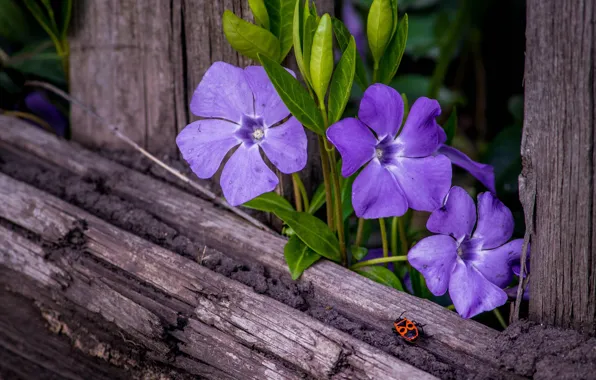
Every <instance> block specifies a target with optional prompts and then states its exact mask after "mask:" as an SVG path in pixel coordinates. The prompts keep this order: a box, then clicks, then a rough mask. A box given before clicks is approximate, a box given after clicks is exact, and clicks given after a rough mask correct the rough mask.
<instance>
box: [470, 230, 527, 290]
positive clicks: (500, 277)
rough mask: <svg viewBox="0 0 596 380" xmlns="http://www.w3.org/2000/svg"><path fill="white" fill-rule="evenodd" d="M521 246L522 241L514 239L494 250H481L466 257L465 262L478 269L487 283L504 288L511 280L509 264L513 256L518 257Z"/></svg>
mask: <svg viewBox="0 0 596 380" xmlns="http://www.w3.org/2000/svg"><path fill="white" fill-rule="evenodd" d="M522 244H523V239H516V240H512V241H510V242H509V243H507V244H504V245H502V246H500V247H498V248H495V249H486V250H483V249H481V250H478V251H476V252H474V253H473V254H471V255H469V256H466V261H467V262H468V263H470V264H472V265H473V266H474V267H475V268H476V269H478V270H479V271H480V273H482V275H483V276H484V278H486V279H487V280H488V281H490V282H492V283H493V284H495V285H497V286H498V287H500V288H504V287H505V286H507V285H509V283H510V282H511V279H512V278H513V274H512V272H511V269H510V265H509V262H510V260H511V258H512V257H513V256H515V255H516V254H518V255H519V252H520V251H521V248H522Z"/></svg>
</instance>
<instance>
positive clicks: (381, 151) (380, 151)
mask: <svg viewBox="0 0 596 380" xmlns="http://www.w3.org/2000/svg"><path fill="white" fill-rule="evenodd" d="M375 152H376V154H377V158H378V159H379V160H380V159H381V158H383V149H381V148H377V149H376V150H375Z"/></svg>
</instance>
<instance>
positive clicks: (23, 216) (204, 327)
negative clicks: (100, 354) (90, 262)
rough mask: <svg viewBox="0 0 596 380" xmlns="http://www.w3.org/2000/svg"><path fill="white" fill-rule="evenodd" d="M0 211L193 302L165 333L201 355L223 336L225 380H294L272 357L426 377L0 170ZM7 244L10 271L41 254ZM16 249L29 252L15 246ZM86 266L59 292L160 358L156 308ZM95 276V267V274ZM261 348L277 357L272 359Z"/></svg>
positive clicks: (323, 372) (311, 367)
mask: <svg viewBox="0 0 596 380" xmlns="http://www.w3.org/2000/svg"><path fill="white" fill-rule="evenodd" d="M0 217H1V218H3V219H7V220H9V221H11V222H12V223H15V224H18V225H19V226H22V227H25V228H27V229H28V230H30V231H32V232H34V233H36V234H38V235H40V236H41V237H42V238H44V239H48V240H51V241H59V240H60V238H61V237H58V236H56V235H57V233H56V232H57V231H67V233H64V234H63V235H62V238H63V237H64V236H66V235H68V233H71V234H72V232H73V231H77V232H78V233H82V234H83V236H84V238H85V242H84V244H83V246H82V247H81V251H82V252H84V253H86V254H90V255H92V256H93V257H94V258H95V259H96V260H99V261H100V262H104V263H106V264H108V265H110V266H111V267H113V268H114V269H115V270H118V271H119V276H121V277H126V276H128V277H133V278H134V279H136V280H138V281H140V282H142V283H144V284H148V285H150V286H151V287H153V288H154V289H156V290H158V291H159V292H162V293H164V294H165V295H167V296H168V297H170V298H172V299H174V300H177V301H179V302H182V303H183V304H187V305H191V307H192V313H191V315H189V317H188V322H189V323H187V324H185V326H182V327H179V328H178V329H175V330H174V331H172V332H169V334H170V335H172V336H174V337H175V338H177V339H179V340H181V341H182V342H184V343H185V346H184V347H183V348H182V349H183V351H184V352H186V353H191V354H192V353H193V352H196V353H201V352H202V353H205V352H207V351H205V350H206V347H213V346H217V345H218V344H219V345H221V343H222V342H224V343H225V347H226V351H225V352H226V355H228V356H229V360H227V361H226V360H222V357H221V355H212V356H211V360H212V361H209V362H208V364H210V365H212V366H213V367H215V368H218V369H220V370H222V371H224V372H226V373H228V374H230V375H231V376H232V377H236V378H238V377H237V375H238V374H239V373H240V374H242V378H247V379H248V378H254V379H264V378H268V379H292V378H301V376H302V375H301V374H300V373H299V372H297V371H295V370H291V369H288V368H286V367H285V366H283V365H282V362H280V361H279V359H282V360H283V361H286V362H288V363H292V364H293V365H295V366H296V367H297V368H298V369H300V370H302V371H304V372H306V373H308V374H310V375H312V376H315V377H317V378H324V377H327V376H329V375H331V374H334V375H335V376H338V377H339V378H342V372H343V371H347V372H349V377H351V378H356V379H366V378H370V379H390V378H392V379H400V378H403V379H406V378H412V377H415V378H420V379H426V378H428V379H431V378H434V377H433V376H431V375H428V374H426V373H424V372H422V371H420V370H418V369H416V368H414V367H412V366H410V365H408V364H405V363H403V362H401V361H400V360H398V359H396V358H395V357H392V356H390V355H388V354H386V353H384V352H383V351H380V350H378V349H376V348H373V347H371V346H368V345H367V344H365V343H363V342H361V341H358V340H356V339H355V338H353V337H351V336H350V335H347V334H345V333H342V332H339V331H337V330H335V329H333V328H331V327H329V326H326V325H324V324H322V323H321V322H319V321H317V320H315V319H313V318H311V317H309V316H307V315H306V314H304V313H301V312H300V311H298V310H295V309H292V308H290V307H288V306H286V305H283V304H281V303H279V302H277V301H274V300H271V299H269V298H267V297H265V296H262V295H259V294H255V293H254V292H253V291H252V289H250V288H248V287H246V286H244V285H241V284H239V283H237V282H236V281H233V280H231V279H228V278H226V277H223V276H222V275H219V274H216V273H214V272H211V271H209V270H208V269H206V268H205V267H202V266H201V265H199V264H198V263H196V262H194V261H191V260H188V259H186V258H184V257H182V256H180V255H177V254H175V253H173V252H170V251H168V250H165V249H163V248H161V247H158V246H155V245H153V244H151V243H149V242H147V241H145V240H143V239H141V238H139V237H137V236H135V235H131V234H129V233H127V232H124V231H122V230H119V229H117V228H116V227H114V226H112V225H110V224H108V223H106V222H104V221H102V220H99V219H97V218H95V217H93V216H91V215H89V214H87V213H86V212H84V211H82V210H79V209H77V208H76V207H74V206H72V205H69V204H67V203H65V202H63V201H61V200H59V199H56V198H54V197H52V196H50V195H48V194H46V193H43V192H41V191H39V190H37V189H35V188H32V187H31V186H28V185H25V184H23V183H20V182H18V181H16V180H14V179H11V178H10V177H7V176H5V175H0ZM81 221H84V223H83V224H82V222H81ZM13 235H14V233H13V234H10V231H7V230H5V229H3V228H0V243H1V242H2V241H3V240H6V241H9V240H13V239H14V236H13ZM29 245H30V244H29ZM0 246H4V244H0ZM6 247H8V248H0V252H4V254H3V255H2V256H0V257H1V258H2V260H3V261H2V262H1V263H2V265H5V266H9V267H10V268H11V269H13V270H19V268H22V265H13V262H14V261H15V260H14V259H4V258H6V257H12V256H15V255H19V256H23V257H27V256H26V255H27V254H28V255H29V256H33V258H32V259H31V260H32V261H34V262H35V261H36V260H35V256H38V255H37V254H38V253H39V250H38V249H30V248H29V247H26V244H23V243H22V241H20V240H17V243H14V244H11V245H10V246H8V244H7V245H6ZM19 247H26V248H27V249H22V250H19ZM77 254H79V255H80V254H81V253H80V252H78V253H77ZM37 261H38V260H37ZM72 261H73V260H72V258H68V257H64V258H59V259H57V262H55V263H51V262H50V263H48V265H50V266H52V268H51V270H54V271H56V270H57V269H56V268H54V267H59V268H61V269H63V270H64V271H66V272H68V273H70V272H71V271H74V270H75V269H78V268H79V267H80V266H83V267H85V265H82V264H79V265H78V266H75V265H73V264H72ZM74 261H76V260H74ZM92 268H93V267H91V268H88V269H91V273H86V274H85V277H87V278H89V279H90V281H89V284H88V285H87V284H85V283H84V282H82V281H81V282H80V283H79V282H77V281H72V282H70V283H69V286H68V287H67V288H66V289H65V290H64V294H65V296H66V297H68V299H69V300H70V301H72V302H75V303H76V304H78V305H81V306H83V307H85V308H86V309H87V310H89V311H91V312H94V313H98V314H99V315H101V316H102V317H103V318H104V319H106V320H108V321H110V322H113V323H114V324H115V325H116V326H118V327H119V328H120V329H121V330H123V331H127V332H129V333H130V334H131V335H132V336H134V337H135V340H138V341H139V342H141V343H142V344H143V345H144V346H146V347H148V348H149V349H151V350H152V351H155V352H157V353H158V359H159V357H160V356H162V357H163V356H167V355H168V352H167V351H168V347H164V342H163V340H162V339H161V337H162V335H161V334H164V330H163V325H162V324H161V322H160V318H159V317H158V315H157V314H156V311H155V310H149V309H148V306H147V305H146V304H145V301H143V300H141V299H137V300H134V301H133V300H131V299H130V298H129V297H127V296H126V295H124V294H122V293H121V292H120V290H119V288H118V287H112V286H110V284H109V283H106V282H105V281H103V280H100V275H99V274H98V273H95V280H93V278H94V277H93V273H92V271H93V269H92ZM33 275H34V276H37V274H36V273H34V274H33ZM103 276H104V273H101V278H103ZM41 278H42V280H43V279H45V278H46V276H41ZM124 286H125V285H124ZM149 306H151V307H152V308H154V306H153V305H149ZM209 326H211V327H209ZM215 330H217V331H215ZM216 332H217V333H216ZM215 333H216V334H215ZM205 339H207V340H208V342H207V343H205ZM247 347H250V348H251V349H248V348H247ZM254 348H256V349H257V350H256V351H255V350H253V349H254ZM262 353H268V354H269V355H273V357H274V358H279V359H270V358H269V357H267V356H265V355H264V354H262ZM169 354H170V355H171V354H172V352H171V351H170V352H169ZM239 358H242V359H239ZM247 358H250V359H251V360H252V361H249V360H248V359H247ZM196 359H197V360H201V361H207V360H209V358H208V357H206V356H205V355H198V356H197V357H196ZM231 359H234V360H231ZM340 364H342V365H340ZM240 365H242V367H239V366H240Z"/></svg>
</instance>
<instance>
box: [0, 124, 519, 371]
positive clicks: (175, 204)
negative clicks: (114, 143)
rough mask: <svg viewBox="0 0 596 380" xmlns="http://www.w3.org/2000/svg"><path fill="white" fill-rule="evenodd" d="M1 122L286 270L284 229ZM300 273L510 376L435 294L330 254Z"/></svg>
mask: <svg viewBox="0 0 596 380" xmlns="http://www.w3.org/2000/svg"><path fill="white" fill-rule="evenodd" d="M0 125H2V126H3V128H4V133H3V134H2V135H1V136H0V146H1V145H2V144H4V145H5V146H11V147H12V148H13V149H17V150H20V151H22V152H27V154H33V155H35V156H37V157H39V158H42V159H43V160H44V161H45V162H47V163H48V164H52V165H57V166H59V167H62V168H64V169H67V170H69V171H71V172H73V173H76V174H78V175H81V176H91V177H96V176H100V177H102V178H104V179H105V181H106V182H105V184H106V186H107V187H109V188H110V189H111V190H110V191H112V192H113V193H114V194H116V195H118V196H120V197H122V198H124V199H127V200H129V201H131V202H134V203H135V204H137V205H138V206H139V207H142V208H143V209H145V210H147V211H149V212H151V213H153V214H154V215H158V216H159V218H160V220H162V221H164V222H167V223H168V224H169V225H170V226H172V227H174V228H176V229H177V230H178V231H179V232H181V233H183V234H186V235H188V236H193V238H196V239H197V240H199V241H200V242H202V243H204V244H205V245H207V246H209V247H213V248H215V249H218V250H221V251H222V252H226V253H227V254H229V255H236V257H237V258H238V259H239V260H250V261H251V262H258V263H261V264H263V265H264V266H265V267H267V268H268V270H270V271H273V272H277V273H287V268H286V264H285V262H284V258H283V245H284V244H285V240H284V239H283V238H282V237H280V236H278V235H273V234H269V233H266V232H264V231H260V230H258V229H256V228H253V227H252V226H250V225H248V224H246V223H244V222H243V221H241V220H239V219H237V218H236V217H234V216H233V215H231V214H227V213H225V212H224V211H223V210H221V209H219V208H217V207H215V206H214V205H213V204H211V203H209V202H206V201H203V200H202V199H200V198H197V197H195V196H192V195H190V194H188V193H186V192H184V191H182V190H180V189H179V188H177V187H175V186H172V185H169V184H166V183H164V182H161V181H158V180H156V179H154V178H151V177H148V176H146V175H143V174H140V173H138V172H135V171H132V170H130V169H127V168H124V167H122V166H121V165H118V164H115V163H114V162H111V161H109V160H106V159H104V158H102V157H100V156H98V155H96V154H94V153H92V152H89V151H87V150H85V149H82V148H81V147H79V146H77V145H76V144H69V143H67V142H66V141H63V140H60V139H57V138H56V137H54V136H51V135H49V134H47V133H45V132H43V131H41V130H38V129H35V128H33V127H29V126H27V125H25V124H24V123H22V122H19V121H14V120H12V119H8V118H1V117H0ZM300 281H301V282H304V283H308V284H310V285H311V286H312V287H313V289H314V291H315V292H316V295H317V297H318V298H319V299H321V300H322V302H325V303H326V304H328V305H330V306H332V307H333V308H334V309H335V310H338V311H341V312H342V313H344V314H345V315H348V316H350V317H352V318H354V319H355V320H358V321H362V322H363V323H365V324H366V325H367V326H369V327H371V328H373V329H375V330H378V331H386V330H388V329H390V324H391V321H393V319H395V317H396V316H398V315H399V314H401V313H402V312H404V311H407V312H408V316H409V317H411V318H413V319H415V320H417V321H419V322H420V323H424V324H426V325H427V326H426V327H425V330H427V331H428V333H429V335H432V336H433V338H432V339H429V340H428V341H427V342H425V343H424V345H421V347H422V348H423V349H425V350H428V351H429V352H431V353H432V354H434V355H436V356H438V357H439V358H442V359H443V360H445V361H447V362H449V363H456V364H457V365H458V366H461V367H462V368H465V369H466V370H468V371H470V372H471V373H474V371H475V368H476V367H477V366H480V365H482V366H485V367H486V366H488V367H492V366H494V375H493V377H495V378H499V377H504V378H511V374H510V373H508V372H507V371H505V370H503V369H499V368H498V364H497V359H496V358H495V357H494V356H493V354H492V352H491V343H492V341H493V339H494V338H495V337H496V336H497V332H496V331H495V330H492V329H490V328H488V327H486V326H484V325H481V324H479V323H477V322H474V321H471V320H462V319H461V318H460V317H459V316H458V315H457V314H455V313H453V312H451V311H448V310H446V309H445V308H442V307H440V306H439V305H436V304H434V303H432V302H430V301H426V300H421V299H419V298H416V297H413V296H411V295H409V294H406V293H403V292H398V291H395V290H393V289H390V288H387V287H385V286H382V285H379V284H377V283H375V282H373V281H370V280H368V279H366V278H364V277H362V276H359V275H357V274H355V273H354V272H351V271H349V270H347V269H345V268H343V267H341V266H338V265H336V264H334V263H331V262H328V261H321V262H320V263H318V264H316V265H315V266H313V267H312V268H310V269H309V270H307V271H306V272H305V273H304V275H303V276H302V278H301V279H300Z"/></svg>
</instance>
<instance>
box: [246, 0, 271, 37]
mask: <svg viewBox="0 0 596 380" xmlns="http://www.w3.org/2000/svg"><path fill="white" fill-rule="evenodd" d="M248 6H249V7H250V11H251V12H252V15H253V16H254V18H255V22H256V23H257V25H259V26H260V27H262V28H264V29H267V30H271V29H270V28H269V13H267V8H266V7H265V2H264V1H263V0H248Z"/></svg>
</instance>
